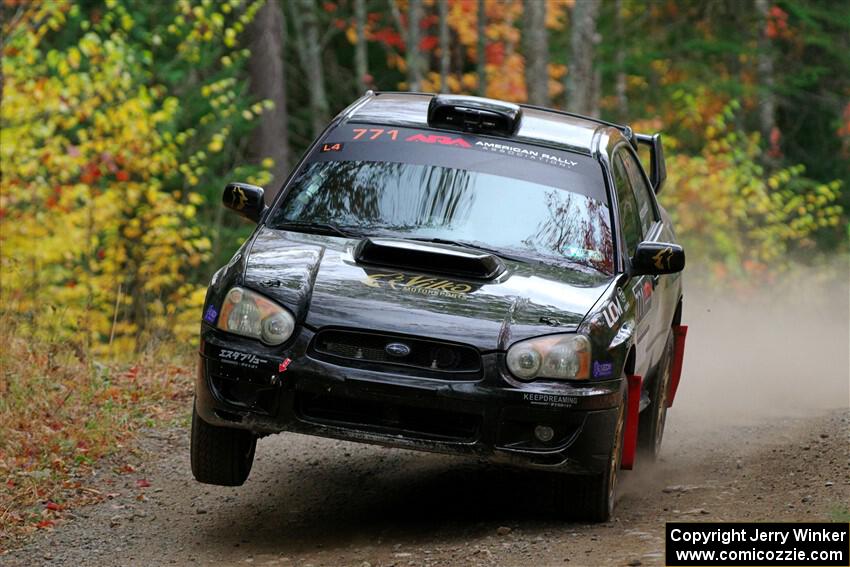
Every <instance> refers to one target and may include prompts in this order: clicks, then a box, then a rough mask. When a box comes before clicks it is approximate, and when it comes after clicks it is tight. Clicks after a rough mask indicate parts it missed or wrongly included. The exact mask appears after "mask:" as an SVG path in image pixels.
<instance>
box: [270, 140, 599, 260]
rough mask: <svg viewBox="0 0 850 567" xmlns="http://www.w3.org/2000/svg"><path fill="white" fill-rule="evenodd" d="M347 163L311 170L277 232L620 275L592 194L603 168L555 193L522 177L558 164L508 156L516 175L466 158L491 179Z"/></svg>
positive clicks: (444, 167)
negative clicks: (433, 245) (452, 250)
mask: <svg viewBox="0 0 850 567" xmlns="http://www.w3.org/2000/svg"><path fill="white" fill-rule="evenodd" d="M335 157H337V156H335ZM341 157H343V156H338V157H337V159H330V160H329V159H322V160H319V161H314V162H313V163H308V165H307V166H306V167H305V168H303V169H302V171H301V172H300V174H299V175H298V176H297V177H296V179H295V180H294V182H293V183H292V184H291V186H290V187H289V188H288V191H287V194H286V196H285V198H284V199H283V201H282V202H281V204H280V206H279V207H278V209H277V210H276V211H275V213H274V214H273V215H272V218H271V220H270V222H269V224H270V226H272V227H276V228H293V227H295V229H299V227H300V228H301V229H303V227H305V226H309V225H313V226H317V227H324V228H325V229H327V227H328V226H331V227H334V229H339V230H340V231H342V232H343V233H345V232H347V233H349V234H351V235H352V236H366V235H373V236H374V235H379V236H391V237H399V238H407V239H422V240H432V239H433V240H437V241H452V242H458V243H465V244H469V245H473V246H479V247H481V248H485V249H490V250H496V251H504V253H505V254H510V255H512V256H515V257H516V256H519V257H525V258H529V259H533V260H544V261H554V262H568V263H572V264H578V265H582V266H587V267H590V268H593V269H595V270H599V271H602V272H605V273H612V272H613V245H612V239H611V226H610V211H609V208H608V205H607V202H604V201H602V200H600V199H599V198H597V197H598V196H599V195H598V193H599V192H600V191H598V189H590V190H589V189H588V185H589V184H595V185H596V186H601V187H602V189H601V193H602V195H604V185H602V176H601V170H597V173H596V175H595V177H596V178H595V179H593V178H590V176H589V175H588V176H583V175H577V174H576V172H570V173H571V175H564V174H563V173H564V172H563V171H556V172H555V173H558V174H560V175H553V176H550V177H551V181H554V182H557V181H558V180H559V178H560V179H561V180H562V183H563V184H561V185H556V184H546V183H541V182H539V181H541V180H542V181H545V180H547V177H546V176H540V175H538V176H533V175H523V172H526V173H527V172H528V171H529V168H532V169H534V168H549V167H552V166H550V165H545V164H539V163H525V162H524V160H521V159H519V158H517V157H508V156H504V155H503V156H496V159H497V160H498V161H499V162H501V165H502V166H504V165H505V164H504V162H505V161H506V160H507V161H508V162H516V163H514V164H513V168H509V169H510V170H511V171H513V172H515V173H512V174H511V175H512V176H511V177H508V176H506V175H504V174H503V172H500V174H496V173H490V172H488V171H486V169H488V165H487V162H488V161H492V159H493V158H491V157H489V156H488V159H485V160H483V161H482V160H480V159H479V160H466V161H467V163H466V165H470V164H471V162H476V164H475V165H476V169H485V171H480V170H474V169H467V168H462V167H449V166H448V164H445V163H441V164H434V163H404V162H397V161H376V160H366V159H351V160H343V159H339V158H341ZM388 157H389V156H388ZM432 157H434V156H432ZM419 158H422V156H421V155H419ZM588 159H589V158H588ZM420 161H445V160H432V159H428V158H426V159H425V160H421V159H420ZM502 169H504V167H502ZM528 177H532V178H535V177H536V179H535V180H534V181H532V180H529V179H527V178H528ZM594 192H595V193H597V194H594Z"/></svg>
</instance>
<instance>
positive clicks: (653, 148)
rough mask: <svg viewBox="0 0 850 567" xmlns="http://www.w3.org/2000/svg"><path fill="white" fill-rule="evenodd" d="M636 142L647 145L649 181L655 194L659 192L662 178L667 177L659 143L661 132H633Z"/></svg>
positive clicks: (662, 152)
mask: <svg viewBox="0 0 850 567" xmlns="http://www.w3.org/2000/svg"><path fill="white" fill-rule="evenodd" d="M634 139H635V140H636V141H637V143H638V144H643V145H645V146H649V170H650V171H649V181H650V182H651V183H652V189H653V190H654V191H655V194H656V195H657V194H658V193H660V192H661V187H663V186H664V180H666V179H667V164H666V162H665V161H664V147H663V146H662V145H661V134H660V133H658V134H637V133H636V134H634Z"/></svg>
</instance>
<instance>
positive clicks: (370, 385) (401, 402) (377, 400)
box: [196, 325, 625, 473]
mask: <svg viewBox="0 0 850 567" xmlns="http://www.w3.org/2000/svg"><path fill="white" fill-rule="evenodd" d="M312 338H313V333H312V332H311V331H310V330H308V329H302V330H301V331H300V334H299V335H298V337H297V338H296V339H294V342H292V344H291V345H289V346H287V347H286V348H283V349H281V348H270V347H266V346H264V345H261V344H259V343H257V342H256V341H250V340H246V339H241V338H239V337H235V336H233V335H229V334H224V333H221V332H220V331H218V330H215V329H213V328H211V327H208V326H207V325H204V327H203V331H202V342H201V357H200V362H199V370H198V379H197V384H196V408H197V411H198V414H199V415H200V417H201V418H202V419H204V421H206V422H208V423H211V424H213V425H218V426H223V427H237V428H243V429H249V430H252V431H254V432H255V433H258V434H261V435H262V434H268V433H278V432H281V431H293V432H298V433H305V434H309V435H318V436H322V437H332V438H337V439H345V440H351V441H358V442H364V443H373V444H379V445H385V446H392V447H402V448H408V449H415V450H423V451H432V452H438V453H450V454H465V455H473V456H478V457H482V458H485V459H488V460H492V461H495V462H503V463H510V464H515V465H521V466H531V467H542V468H557V469H559V470H563V471H569V472H579V473H596V472H602V471H603V470H604V469H605V466H606V463H607V460H608V457H609V455H610V452H611V449H612V446H613V441H614V439H613V436H614V431H615V427H616V420H617V416H618V411H619V404H620V403H621V401H622V400H623V395H624V391H623V388H624V387H625V385H624V382H623V381H622V380H611V381H605V382H594V384H593V385H588V386H582V387H576V386H573V385H570V384H565V383H557V384H553V383H548V384H539V383H533V384H524V383H519V382H517V381H515V380H514V379H513V378H512V377H511V376H509V375H507V374H506V371H505V370H504V354H502V353H491V354H485V355H483V356H482V361H483V370H482V373H481V375H480V376H479V377H477V378H476V379H474V380H464V381H457V380H437V379H433V378H421V377H418V376H416V375H415V373H413V375H412V374H411V373H406V372H404V371H399V370H394V371H390V372H387V371H384V370H386V369H381V371H377V370H376V369H374V368H361V367H355V366H350V365H348V364H347V363H346V365H340V364H338V363H337V362H338V361H334V362H332V361H329V360H326V359H324V358H323V357H321V356H320V355H317V354H315V353H313V352H311V351H310V348H309V347H310V344H311V341H312ZM287 361H288V362H287ZM538 425H543V426H547V427H550V428H552V430H553V432H554V436H553V437H552V439H551V440H550V441H548V442H545V443H544V442H542V441H540V440H539V439H537V438H536V437H535V435H534V430H535V427H537V426H538Z"/></svg>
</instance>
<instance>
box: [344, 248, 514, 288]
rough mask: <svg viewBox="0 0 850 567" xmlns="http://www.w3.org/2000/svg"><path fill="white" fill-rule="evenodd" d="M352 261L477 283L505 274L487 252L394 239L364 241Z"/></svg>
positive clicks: (499, 262) (496, 259)
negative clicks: (469, 280)
mask: <svg viewBox="0 0 850 567" xmlns="http://www.w3.org/2000/svg"><path fill="white" fill-rule="evenodd" d="M354 258H355V259H356V260H357V262H358V263H361V264H370V265H373V266H384V267H392V268H400V269H406V270H414V271H418V272H425V273H430V274H442V275H450V276H458V277H464V278H472V279H478V280H492V279H493V278H495V277H496V276H498V275H499V274H501V273H502V272H504V271H505V265H504V263H502V260H501V259H500V258H499V257H497V256H494V255H493V254H490V253H489V252H478V251H476V250H473V249H470V248H460V247H458V246H450V245H446V244H436V243H430V242H417V241H413V240H400V239H393V238H365V239H363V240H362V241H360V244H358V245H357V249H356V250H355V252H354Z"/></svg>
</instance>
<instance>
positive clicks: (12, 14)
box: [0, 0, 850, 549]
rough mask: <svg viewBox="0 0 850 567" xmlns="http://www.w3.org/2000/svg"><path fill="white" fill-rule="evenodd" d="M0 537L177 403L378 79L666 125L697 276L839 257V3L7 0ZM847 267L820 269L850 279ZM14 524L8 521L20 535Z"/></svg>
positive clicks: (36, 520) (71, 500)
mask: <svg viewBox="0 0 850 567" xmlns="http://www.w3.org/2000/svg"><path fill="white" fill-rule="evenodd" d="M0 19H2V36H1V37H0V52H2V71H1V72H0V86H2V104H0V165H2V171H1V172H0V173H1V174H2V177H1V178H0V342H2V344H3V345H5V346H4V348H3V349H2V352H0V549H2V548H3V547H4V545H8V543H9V542H10V541H11V539H12V538H16V537H19V536H20V535H21V534H25V533H27V532H29V531H32V530H35V529H40V528H41V529H50V528H51V527H52V526H53V525H54V523H55V521H57V519H59V518H61V517H62V515H63V513H64V512H65V510H66V509H67V508H68V507H69V506H72V505H75V504H78V503H81V502H85V501H88V500H92V499H98V498H100V497H102V495H99V494H96V491H94V492H92V490H91V489H88V488H87V485H86V480H85V479H86V476H87V474H88V473H90V472H91V470H93V469H94V468H95V467H97V466H99V463H101V459H102V458H103V457H104V456H109V455H115V454H120V449H121V448H122V446H123V445H124V444H125V443H127V442H128V441H129V439H130V438H131V436H132V434H133V432H135V431H137V430H138V428H139V427H141V426H144V425H156V424H157V423H161V422H164V421H169V420H174V419H178V420H184V419H185V416H186V411H187V408H188V407H189V405H188V404H189V403H190V402H189V400H190V397H191V379H192V372H193V369H192V363H191V360H192V359H191V355H192V352H193V349H194V348H195V346H196V333H197V328H198V324H199V319H200V308H201V305H202V303H203V297H204V291H205V286H206V283H207V282H208V280H209V277H210V276H211V274H212V272H213V271H214V270H215V269H216V267H218V266H220V265H221V264H223V263H224V262H226V261H227V260H228V259H229V257H230V256H231V255H232V253H233V252H234V250H235V249H236V248H237V247H238V246H239V244H240V243H241V242H242V240H244V238H245V237H246V236H247V235H249V234H250V231H251V229H252V227H250V226H247V225H246V224H243V223H241V222H239V220H238V219H237V218H235V217H234V216H228V215H226V214H225V213H224V211H223V208H222V207H221V206H220V195H221V191H222V189H223V187H224V184H225V183H226V182H227V181H231V180H239V181H247V182H251V183H255V184H258V185H262V186H264V187H265V188H266V189H267V191H268V192H269V193H272V194H273V193H275V192H276V191H277V190H278V189H279V187H280V185H281V184H282V182H283V181H284V180H285V178H286V176H287V174H288V172H289V171H290V168H291V167H292V166H293V165H294V164H295V163H296V162H297V161H298V159H299V157H300V156H301V155H302V153H303V152H304V151H305V150H306V148H307V147H308V145H309V144H310V142H311V141H312V139H313V138H314V137H315V135H317V134H318V133H319V132H320V131H321V130H322V129H323V127H324V125H325V124H326V123H327V121H328V120H329V119H330V118H331V117H332V116H333V115H334V114H335V113H336V112H338V111H339V110H341V109H342V108H344V107H345V106H346V105H348V104H349V103H350V102H351V101H352V100H354V99H355V98H356V97H358V96H359V95H360V94H362V93H363V92H364V91H365V90H367V89H376V90H412V91H425V92H451V93H464V94H476V95H482V96H488V97H493V98H498V99H503V100H509V101H515V102H528V103H532V104H537V105H544V106H552V107H555V108H561V109H565V110H568V111H572V112H578V113H582V114H589V115H592V116H597V117H601V118H603V119H607V120H612V121H616V122H627V123H629V124H631V125H632V126H633V128H634V129H635V130H636V131H639V132H646V133H654V132H656V131H661V132H663V133H664V141H665V150H666V152H667V167H668V172H669V178H668V182H667V184H666V186H665V189H664V191H663V192H662V193H661V195H660V199H661V201H662V203H663V204H664V205H665V206H666V207H667V208H668V210H670V212H671V214H672V215H673V217H674V222H675V224H676V226H677V230H678V233H679V235H680V237H681V239H682V241H683V242H684V244H685V247H686V250H687V253H688V262H689V266H690V268H689V271H691V272H694V271H695V272H696V273H698V274H699V277H700V279H701V281H702V282H703V284H704V285H712V286H714V287H716V288H717V289H720V290H724V292H728V293H737V294H744V295H746V294H755V293H758V290H759V289H763V288H764V287H765V286H770V285H772V284H773V283H775V282H778V281H781V280H782V279H783V278H786V277H787V276H788V274H789V273H790V272H791V271H792V270H799V266H801V265H803V266H807V267H810V268H812V270H813V272H814V269H815V267H817V268H818V269H817V273H818V274H822V273H824V272H823V270H821V269H820V266H822V265H824V264H834V262H833V261H832V260H833V259H834V258H836V257H838V258H842V259H846V256H847V250H848V236H850V224H848V216H847V211H850V188H848V183H850V7H848V5H847V2H846V0H752V1H739V0H691V1H679V2H676V1H673V0H646V1H644V0H526V1H525V2H523V1H522V0H340V1H337V2H331V1H323V0H216V1H213V0H175V1H173V2H146V1H142V0H126V1H121V2H119V1H117V0H79V1H77V2H70V1H60V0H55V1H51V0H44V1H32V0H2V1H0ZM845 266H846V264H845V262H844V261H843V260H842V261H841V262H839V267H838V269H837V270H831V271H830V270H828V271H827V272H826V273H827V276H825V277H835V278H838V279H839V280H840V279H841V278H843V281H845V282H846V281H847V272H846V267H845ZM4 542H5V544H4Z"/></svg>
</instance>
